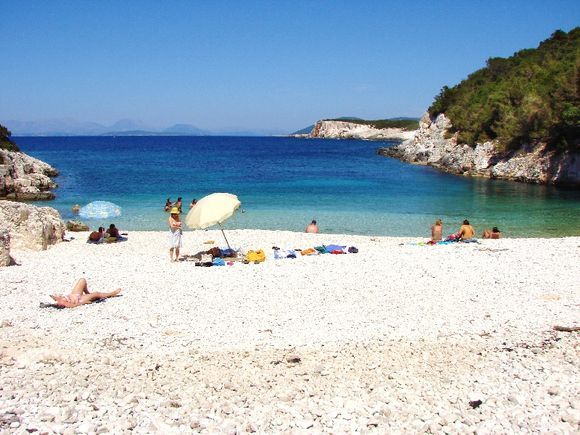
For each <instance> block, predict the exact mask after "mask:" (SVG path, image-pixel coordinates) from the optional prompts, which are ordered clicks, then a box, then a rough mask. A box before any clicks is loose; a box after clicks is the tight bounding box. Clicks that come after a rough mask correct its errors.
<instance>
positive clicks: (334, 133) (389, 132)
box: [293, 121, 415, 140]
mask: <svg viewBox="0 0 580 435" xmlns="http://www.w3.org/2000/svg"><path fill="white" fill-rule="evenodd" d="M414 134H415V131H414V130H411V131H409V130H404V129H402V128H375V127H373V126H370V125H365V124H357V123H355V122H348V121H318V122H317V123H316V124H315V125H314V128H313V129H312V131H311V132H310V133H308V134H298V135H293V137H302V138H313V139H314V138H318V139H363V140H409V139H411V138H412V137H413V136H414Z"/></svg>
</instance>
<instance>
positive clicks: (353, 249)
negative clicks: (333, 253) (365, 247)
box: [348, 246, 358, 254]
mask: <svg viewBox="0 0 580 435" xmlns="http://www.w3.org/2000/svg"><path fill="white" fill-rule="evenodd" d="M348 252H350V253H351V254H358V249H357V248H355V247H354V246H351V247H350V248H348Z"/></svg>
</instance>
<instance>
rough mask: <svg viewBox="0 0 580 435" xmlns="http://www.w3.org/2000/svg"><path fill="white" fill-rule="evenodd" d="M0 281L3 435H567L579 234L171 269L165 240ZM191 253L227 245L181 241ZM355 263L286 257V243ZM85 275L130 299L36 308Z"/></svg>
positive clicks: (204, 234) (358, 240)
mask: <svg viewBox="0 0 580 435" xmlns="http://www.w3.org/2000/svg"><path fill="white" fill-rule="evenodd" d="M73 236H74V237H75V238H74V240H72V241H70V242H63V243H59V244H57V245H55V246H52V247H50V248H49V249H48V250H46V251H41V252H33V251H23V250H21V251H13V252H12V256H13V258H14V259H15V261H16V263H17V265H14V266H10V267H5V268H1V269H0V299H1V301H2V303H1V305H0V433H30V432H36V431H38V432H39V433H65V434H74V433H99V434H100V433H124V432H127V433H128V432H129V431H132V432H135V433H191V432H204V433H246V432H258V433H320V432H333V433H351V432H376V433H393V432H394V433H425V432H427V433H475V432H477V433H478V434H485V433H514V432H518V433H529V432H551V433H573V432H578V430H579V428H580V426H579V425H580V376H579V372H580V370H579V361H580V360H579V356H580V355H579V347H578V343H579V342H578V334H579V332H577V331H575V332H574V331H572V332H566V331H557V330H554V329H553V327H554V326H555V325H557V326H563V327H568V328H573V327H577V326H579V324H580V309H579V308H580V266H579V265H580V237H568V238H554V239H501V240H480V243H469V244H463V243H454V244H450V245H436V246H422V245H417V242H419V241H424V240H426V239H418V238H414V239H412V238H394V237H369V236H353V235H336V234H302V233H293V232H286V231H258V230H232V231H227V236H228V240H229V241H230V243H231V245H232V247H236V248H238V247H239V248H242V249H244V250H250V249H263V250H264V251H265V252H266V254H267V259H266V261H265V262H263V263H260V264H242V263H240V262H236V263H234V264H233V265H231V266H227V265H226V266H221V267H217V266H215V267H197V266H196V265H195V264H194V262H193V261H180V262H176V263H171V262H170V261H169V253H168V246H167V244H168V235H167V233H166V232H130V233H129V236H128V241H125V242H121V243H115V244H100V245H92V244H87V243H86V242H85V240H86V238H87V233H73ZM183 240H184V247H183V249H182V254H185V255H191V254H194V253H196V252H198V251H201V250H205V249H208V248H209V247H211V246H213V245H212V244H204V242H205V241H208V240H214V241H215V242H217V243H216V244H215V245H218V246H221V247H224V245H225V243H224V242H223V237H222V235H221V233H220V232H219V231H214V230H212V231H189V232H185V234H184V237H183ZM321 244H339V245H346V246H355V247H357V248H358V250H359V252H358V253H356V254H346V255H332V254H325V255H318V256H309V257H302V256H299V257H298V258H296V259H283V260H275V259H274V258H273V251H272V247H273V246H277V247H280V248H283V249H296V248H301V249H305V248H308V247H313V246H316V245H321ZM81 277H84V278H86V279H87V281H88V283H89V289H90V290H91V291H112V290H114V289H116V288H119V287H120V288H122V293H121V296H119V297H116V298H110V299H107V300H104V301H103V302H99V303H93V304H90V305H84V306H80V307H77V308H72V309H55V308H41V307H40V305H39V304H40V303H41V302H45V303H49V302H52V301H51V299H50V297H49V294H51V293H65V294H66V293H68V292H69V291H70V290H71V289H72V287H73V285H74V284H75V282H76V281H77V280H78V279H79V278H81Z"/></svg>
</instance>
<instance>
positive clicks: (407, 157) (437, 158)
mask: <svg viewBox="0 0 580 435" xmlns="http://www.w3.org/2000/svg"><path fill="white" fill-rule="evenodd" d="M450 127H451V122H450V121H449V119H448V118H446V117H445V115H444V114H440V115H438V116H437V117H436V118H435V119H431V118H430V117H429V115H428V114H425V115H424V116H423V118H421V121H420V123H419V129H418V130H417V132H416V134H415V136H414V137H413V138H412V139H410V140H407V141H405V142H403V143H402V144H400V145H396V146H393V147H387V148H380V149H379V151H378V152H379V154H382V155H385V156H389V157H394V158H397V159H400V160H403V161H405V162H409V163H415V164H420V165H429V166H433V167H436V168H438V169H441V170H443V171H445V172H450V173H453V174H458V175H466V176H476V177H488V178H498V179H504V180H513V181H522V182H526V183H538V184H559V185H568V186H580V155H579V154H578V153H570V152H563V153H556V152H554V151H546V145H545V144H536V145H533V146H531V145H530V146H528V147H523V148H522V149H520V150H518V151H515V152H514V151H512V152H500V151H498V150H497V147H496V143H495V142H493V141H492V142H485V143H482V144H477V145H476V146H475V147H472V146H469V145H466V144H458V143H457V138H456V136H452V137H450V138H447V137H446V136H447V131H448V129H449V128H450Z"/></svg>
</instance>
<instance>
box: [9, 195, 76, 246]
mask: <svg viewBox="0 0 580 435" xmlns="http://www.w3.org/2000/svg"><path fill="white" fill-rule="evenodd" d="M0 225H1V226H2V229H3V230H7V231H8V233H9V236H10V239H9V241H10V245H9V246H10V248H11V249H14V248H16V249H23V248H24V249H32V250H37V251H40V250H44V249H47V248H48V246H50V245H54V244H55V243H58V242H60V241H62V237H63V235H64V232H65V226H64V223H63V222H62V221H61V219H60V214H59V213H58V211H56V210H55V209H53V208H50V207H36V206H34V205H29V204H24V203H20V202H13V201H0Z"/></svg>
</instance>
